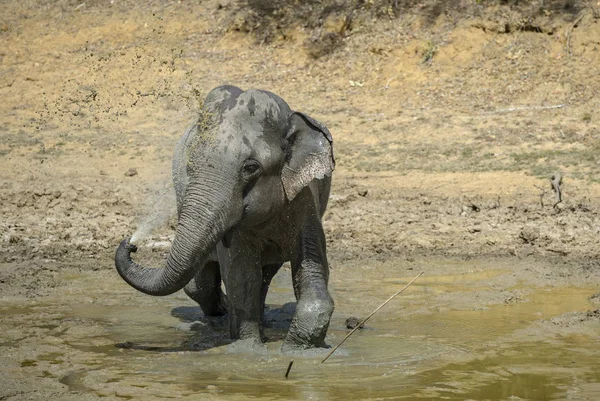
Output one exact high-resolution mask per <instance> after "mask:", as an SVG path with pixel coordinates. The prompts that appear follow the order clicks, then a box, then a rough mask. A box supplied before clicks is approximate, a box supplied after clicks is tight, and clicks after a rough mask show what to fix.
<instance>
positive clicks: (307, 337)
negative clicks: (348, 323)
mask: <svg viewBox="0 0 600 401" xmlns="http://www.w3.org/2000/svg"><path fill="white" fill-rule="evenodd" d="M332 313H333V300H332V299H331V298H329V297H327V298H326V299H310V300H304V299H303V300H300V302H298V305H297V307H296V315H295V316H294V319H293V320H292V323H291V325H290V329H289V331H288V334H287V336H286V338H285V340H284V342H283V345H282V347H281V350H282V351H283V352H286V351H294V350H303V349H309V348H319V347H321V348H324V347H326V346H327V345H326V344H325V335H326V334H327V328H328V327H329V320H330V319H331V315H332Z"/></svg>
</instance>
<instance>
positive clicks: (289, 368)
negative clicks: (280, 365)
mask: <svg viewBox="0 0 600 401" xmlns="http://www.w3.org/2000/svg"><path fill="white" fill-rule="evenodd" d="M293 364H294V360H293V359H292V360H291V361H290V364H289V365H288V367H287V370H286V371H285V378H286V379H287V378H288V376H289V374H290V370H292V365H293Z"/></svg>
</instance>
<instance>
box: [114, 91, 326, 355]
mask: <svg viewBox="0 0 600 401" xmlns="http://www.w3.org/2000/svg"><path fill="white" fill-rule="evenodd" d="M333 169H334V159H333V149H332V138H331V134H330V133H329V131H328V130H327V128H325V127H324V126H323V125H322V124H320V123H319V122H317V121H315V120H313V119H312V118H310V117H308V116H306V115H304V114H302V113H298V112H293V111H292V110H290V108H289V106H288V105H287V104H286V103H285V102H284V101H283V100H282V99H281V98H279V97H278V96H276V95H274V94H272V93H270V92H267V91H261V90H248V91H246V92H243V91H242V90H240V89H239V88H236V87H233V86H221V87H218V88H215V89H213V90H212V91H211V92H210V93H209V94H208V96H207V98H206V100H205V103H204V107H203V110H202V113H201V114H200V117H199V119H198V121H197V122H196V123H195V124H193V125H192V126H191V127H190V128H189V129H188V130H187V132H186V133H185V134H184V136H183V137H182V138H181V140H180V141H179V143H178V145H177V147H176V149H175V156H174V161H173V180H174V183H175V191H176V195H177V209H178V216H179V221H178V225H177V230H176V234H175V239H174V241H173V246H172V248H171V250H170V252H169V255H168V257H167V261H166V266H164V267H162V268H159V269H152V268H147V267H143V266H141V265H139V264H137V263H135V262H133V261H132V259H131V255H130V253H131V252H135V250H136V247H135V245H133V244H130V243H129V240H123V241H122V242H121V244H120V246H119V247H118V249H117V252H116V255H115V265H116V267H117V270H118V272H119V274H120V275H121V277H123V279H124V280H125V281H127V282H128V283H129V284H130V285H131V286H133V287H134V288H136V289H138V290H139V291H142V292H144V293H146V294H150V295H168V294H172V293H174V292H176V291H178V290H180V289H182V288H184V287H185V292H186V293H187V294H188V295H189V296H190V297H191V298H192V299H194V300H195V301H196V302H198V304H199V305H200V307H201V308H202V310H203V311H204V313H205V314H206V315H209V316H217V315H223V314H225V313H228V315H229V325H230V333H231V337H232V338H233V339H243V340H251V341H256V342H260V341H262V340H263V335H262V325H261V322H262V320H263V319H264V318H263V313H264V302H265V297H266V295H267V291H268V288H269V284H270V282H271V279H272V277H273V276H274V275H275V273H277V271H278V270H279V268H280V267H281V265H282V264H283V263H284V262H286V261H290V262H291V267H292V275H293V277H292V278H293V285H294V293H295V295H296V299H297V307H296V313H295V316H294V318H293V320H292V324H291V326H290V328H289V331H288V333H287V336H286V338H285V340H284V343H283V349H284V350H289V349H303V348H311V347H323V346H325V343H324V340H325V334H326V332H327V328H328V325H329V320H330V317H331V314H332V313H333V300H332V299H331V297H330V295H329V292H328V290H327V282H328V278H329V267H328V264H327V256H326V249H325V235H324V232H323V227H322V224H321V217H322V215H323V213H324V212H325V208H326V206H327V199H328V197H329V191H330V185H331V174H332V171H333ZM221 280H223V282H224V284H225V289H226V292H227V296H225V295H224V294H223V292H222V291H221Z"/></svg>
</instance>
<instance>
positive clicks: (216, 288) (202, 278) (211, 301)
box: [184, 262, 227, 316]
mask: <svg viewBox="0 0 600 401" xmlns="http://www.w3.org/2000/svg"><path fill="white" fill-rule="evenodd" d="M184 290H185V293H186V294H187V295H188V296H189V297H190V298H192V299H193V300H194V301H196V302H198V304H199V305H200V308H201V309H202V312H204V314H205V315H206V316H223V315H224V314H226V313H227V297H226V296H225V294H223V291H222V290H221V272H220V270H219V263H218V262H206V264H205V265H204V267H203V268H200V269H198V272H197V273H196V276H195V277H194V279H193V280H192V281H190V282H189V283H188V284H187V285H186V286H185V288H184Z"/></svg>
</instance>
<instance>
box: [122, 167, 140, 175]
mask: <svg viewBox="0 0 600 401" xmlns="http://www.w3.org/2000/svg"><path fill="white" fill-rule="evenodd" d="M137 174H138V172H137V169H135V168H130V169H129V170H127V171H126V172H125V177H133V176H134V175H137Z"/></svg>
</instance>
